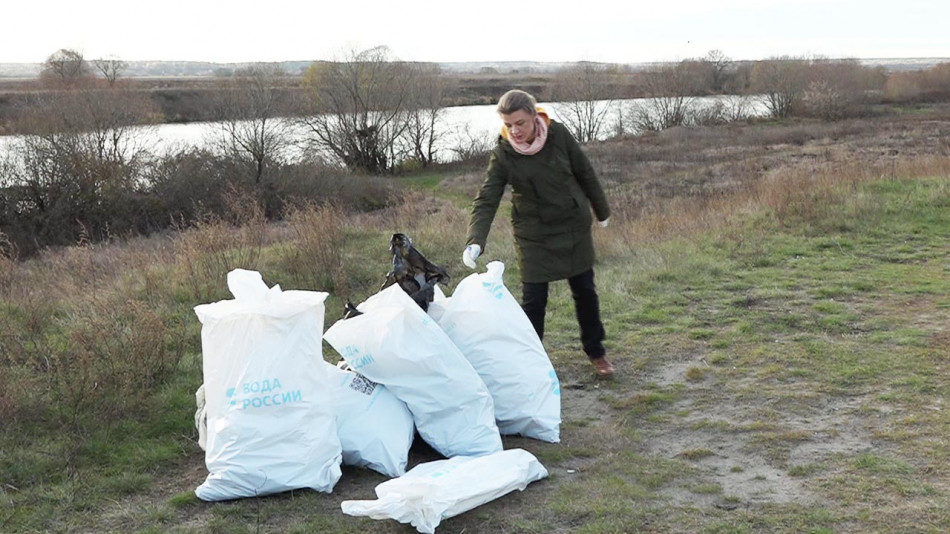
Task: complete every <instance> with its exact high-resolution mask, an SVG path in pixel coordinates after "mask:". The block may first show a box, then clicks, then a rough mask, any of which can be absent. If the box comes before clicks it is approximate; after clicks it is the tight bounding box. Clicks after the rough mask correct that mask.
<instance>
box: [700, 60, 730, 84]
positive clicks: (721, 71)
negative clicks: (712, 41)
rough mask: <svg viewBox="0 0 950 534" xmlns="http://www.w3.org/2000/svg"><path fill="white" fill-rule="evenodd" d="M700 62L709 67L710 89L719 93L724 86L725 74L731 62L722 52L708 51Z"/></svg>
mask: <svg viewBox="0 0 950 534" xmlns="http://www.w3.org/2000/svg"><path fill="white" fill-rule="evenodd" d="M702 61H703V62H705V63H706V64H707V65H708V66H709V76H710V80H709V84H710V88H711V89H712V90H713V91H714V92H717V93H721V92H722V91H723V88H724V87H725V84H726V73H727V71H728V70H729V69H730V68H731V67H732V60H731V59H730V58H729V57H728V56H726V54H724V53H723V52H722V50H710V51H709V52H707V53H706V56H705V57H704V58H703V59H702Z"/></svg>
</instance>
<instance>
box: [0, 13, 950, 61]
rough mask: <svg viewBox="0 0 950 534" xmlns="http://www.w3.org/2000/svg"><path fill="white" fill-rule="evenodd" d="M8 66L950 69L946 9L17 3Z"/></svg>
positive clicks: (1, 30)
mask: <svg viewBox="0 0 950 534" xmlns="http://www.w3.org/2000/svg"><path fill="white" fill-rule="evenodd" d="M0 13H2V18H3V24H2V25H0V63H10V62H35V63H38V62H42V61H43V60H45V59H46V57H47V56H49V55H50V54H51V53H53V52H55V51H56V50H58V49H60V48H72V49H76V50H79V51H81V52H82V53H83V54H84V56H85V57H86V58H88V59H93V58H99V57H112V56H114V57H118V58H120V59H123V60H126V61H137V60H190V61H214V62H254V61H290V60H317V59H340V58H342V57H343V56H344V54H345V52H346V51H347V50H354V49H361V48H369V47H371V46H376V45H386V46H389V47H390V49H391V50H392V52H393V54H394V55H395V57H397V58H399V59H403V60H415V61H436V62H451V61H556V62H560V61H580V60H586V61H603V62H617V63H637V62H645V61H676V60H680V59H685V58H690V57H701V56H704V55H705V54H706V53H707V52H708V51H710V50H713V49H718V50H721V51H722V52H723V53H725V55H726V56H728V57H730V58H732V59H763V58H767V57H772V56H778V55H792V56H806V55H807V56H815V55H820V56H825V57H854V58H880V57H883V58H888V57H891V58H894V57H950V31H947V25H948V22H950V1H948V0H899V1H894V0H888V1H886V2H885V1H883V0H864V1H858V0H651V1H649V2H642V1H630V0H609V1H608V0H571V1H569V2H567V1H560V0H548V1H544V2H525V1H509V2H496V1H493V0H471V1H465V2H458V1H453V0H441V1H429V0H388V1H376V0H373V1H365V0H349V1H347V0H330V1H327V0H322V1H321V0H316V1H314V0H310V1H306V0H254V1H248V0H161V1H157V2H138V1H135V0H8V1H6V2H4V6H3V7H2V10H0Z"/></svg>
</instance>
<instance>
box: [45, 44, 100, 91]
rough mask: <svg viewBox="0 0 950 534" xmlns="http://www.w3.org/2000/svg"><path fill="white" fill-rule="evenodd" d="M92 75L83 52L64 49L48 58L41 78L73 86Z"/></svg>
mask: <svg viewBox="0 0 950 534" xmlns="http://www.w3.org/2000/svg"><path fill="white" fill-rule="evenodd" d="M90 74H91V72H90V70H89V65H88V63H86V60H85V59H84V58H83V55H82V52H80V51H78V50H73V49H70V48H62V49H60V50H57V51H56V52H53V53H52V54H50V55H49V57H47V58H46V61H44V62H43V70H42V71H41V72H40V77H41V78H43V79H44V80H47V81H52V82H55V83H60V84H63V85H73V84H75V83H76V82H78V81H80V80H82V79H84V78H88V77H89V75H90Z"/></svg>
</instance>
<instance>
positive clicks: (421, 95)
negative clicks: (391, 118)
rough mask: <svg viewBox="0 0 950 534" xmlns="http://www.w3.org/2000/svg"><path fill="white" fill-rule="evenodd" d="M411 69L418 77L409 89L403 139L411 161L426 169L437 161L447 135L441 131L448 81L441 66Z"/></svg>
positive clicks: (413, 80) (413, 79)
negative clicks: (441, 70)
mask: <svg viewBox="0 0 950 534" xmlns="http://www.w3.org/2000/svg"><path fill="white" fill-rule="evenodd" d="M410 68H411V69H412V70H413V71H414V72H415V74H414V75H413V76H412V84H411V86H410V98H409V105H408V106H407V107H408V110H407V113H406V130H405V134H404V135H403V139H404V140H405V143H406V144H407V145H408V151H409V152H410V153H411V157H412V158H413V159H415V160H416V161H418V162H419V163H420V164H421V165H422V166H423V167H427V166H429V165H430V164H432V163H434V162H435V161H436V147H437V145H438V142H439V139H440V138H441V137H443V134H444V133H445V132H443V131H442V130H441V129H440V123H441V119H442V116H443V115H444V113H445V106H444V105H443V102H444V100H445V96H446V93H447V89H448V81H447V80H446V78H445V77H443V76H442V75H441V72H440V70H439V67H438V65H431V64H423V65H413V66H411V67H410Z"/></svg>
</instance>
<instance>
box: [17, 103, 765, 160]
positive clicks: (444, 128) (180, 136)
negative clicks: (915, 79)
mask: <svg viewBox="0 0 950 534" xmlns="http://www.w3.org/2000/svg"><path fill="white" fill-rule="evenodd" d="M693 102H694V105H695V106H696V107H697V108H708V107H709V106H713V105H715V104H716V102H720V103H722V104H724V105H725V106H727V107H730V108H731V107H734V106H737V105H741V106H743V109H744V114H745V115H746V116H762V115H764V114H765V112H766V110H765V109H764V106H763V105H762V103H761V101H760V99H758V98H755V97H736V96H723V97H703V98H695V99H693ZM650 104H651V100H650V99H645V98H638V99H629V100H614V101H598V102H597V106H598V107H599V109H605V108H606V115H605V118H604V121H603V127H602V129H601V132H600V135H599V136H598V137H599V139H601V140H602V139H606V138H608V137H612V136H614V135H616V134H617V132H618V131H619V130H621V129H622V131H623V132H624V133H625V134H635V133H637V132H636V130H635V129H634V125H633V121H631V120H630V116H631V112H630V110H631V109H632V107H634V106H645V107H647V108H649V107H650ZM539 105H540V106H542V107H543V108H545V109H546V110H547V111H548V113H549V114H550V116H551V117H552V118H554V119H556V120H559V121H561V122H566V121H565V120H563V119H564V117H563V116H562V115H563V114H564V113H565V109H566V105H564V104H560V103H544V102H542V103H540V104H539ZM621 118H623V120H622V121H621V120H620V119H621ZM286 120H287V121H288V122H291V124H290V125H289V127H290V128H291V131H292V132H293V133H292V137H293V138H294V139H295V140H297V141H301V143H298V144H297V146H296V147H295V148H294V149H292V150H291V151H290V153H289V154H288V157H289V158H290V159H294V158H296V157H299V156H300V155H301V153H302V151H303V150H305V149H304V148H303V146H305V145H304V143H302V141H304V140H306V139H307V132H306V130H305V128H303V127H301V126H299V125H297V124H296V122H295V121H293V120H292V119H286ZM620 124H622V127H621V126H620ZM500 127H501V121H500V120H499V118H498V115H497V114H496V113H495V106H494V105H482V106H456V107H448V108H445V109H444V110H443V115H442V117H441V120H440V122H439V126H438V128H439V132H441V135H440V136H439V139H438V143H437V145H436V153H437V157H438V159H439V160H440V161H451V160H453V159H455V157H456V154H457V151H458V149H464V148H469V147H472V146H473V145H478V146H484V147H489V146H491V143H492V142H493V140H494V138H495V136H496V135H497V133H498V131H499V128H500ZM133 130H134V132H133V136H134V137H135V138H136V139H137V142H136V145H138V146H147V147H149V151H150V152H151V153H152V154H155V155H158V156H161V155H165V154H170V153H175V152H179V151H181V150H183V149H187V148H192V147H204V148H209V147H212V146H214V144H215V143H214V141H215V139H217V138H220V137H221V135H222V134H221V129H220V125H219V124H218V123H213V122H197V123H189V124H159V125H154V126H143V127H136V128H134V129H133ZM22 139H23V136H17V135H8V136H0V158H3V157H4V156H6V155H7V154H9V152H10V150H11V149H12V148H13V147H14V146H16V145H17V144H18V143H20V142H21V141H22Z"/></svg>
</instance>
